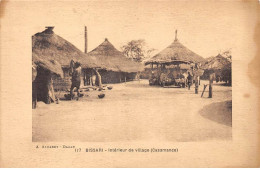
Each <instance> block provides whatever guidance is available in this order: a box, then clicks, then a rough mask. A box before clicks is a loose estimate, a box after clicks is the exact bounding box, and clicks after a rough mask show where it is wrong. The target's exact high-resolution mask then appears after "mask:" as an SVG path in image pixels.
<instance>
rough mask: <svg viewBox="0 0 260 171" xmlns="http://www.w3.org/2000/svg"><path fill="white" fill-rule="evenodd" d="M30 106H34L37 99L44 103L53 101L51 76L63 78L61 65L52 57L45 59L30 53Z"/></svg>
mask: <svg viewBox="0 0 260 171" xmlns="http://www.w3.org/2000/svg"><path fill="white" fill-rule="evenodd" d="M32 64H33V65H32V108H33V109H34V108H36V106H37V101H43V102H44V103H46V104H50V103H51V102H55V100H56V97H55V95H54V89H53V77H54V76H56V77H60V78H63V71H62V68H61V65H60V64H59V63H58V62H57V61H55V60H52V59H45V58H43V57H42V56H38V55H37V54H34V53H33V55H32Z"/></svg>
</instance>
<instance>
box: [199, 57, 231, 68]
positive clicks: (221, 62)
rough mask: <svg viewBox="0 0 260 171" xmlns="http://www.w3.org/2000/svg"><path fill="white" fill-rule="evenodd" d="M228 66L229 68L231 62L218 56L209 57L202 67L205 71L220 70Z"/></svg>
mask: <svg viewBox="0 0 260 171" xmlns="http://www.w3.org/2000/svg"><path fill="white" fill-rule="evenodd" d="M229 66H230V67H231V62H230V61H229V60H228V59H227V58H225V57H223V56H221V55H220V54H218V55H217V56H216V57H210V58H209V59H208V60H207V61H206V62H205V63H204V64H203V66H202V67H203V69H207V70H221V69H224V68H226V67H229Z"/></svg>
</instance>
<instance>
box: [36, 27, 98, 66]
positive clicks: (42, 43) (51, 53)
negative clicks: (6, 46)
mask: <svg viewBox="0 0 260 171" xmlns="http://www.w3.org/2000/svg"><path fill="white" fill-rule="evenodd" d="M32 52H33V56H34V55H37V56H38V57H39V58H41V59H48V60H56V61H58V62H59V63H60V64H61V65H62V67H69V65H70V61H71V60H74V61H78V62H80V63H81V65H82V67H83V68H95V67H99V65H98V64H97V61H95V59H93V58H90V57H88V56H87V55H86V54H85V53H83V52H81V51H80V50H79V49H78V48H76V47H75V46H74V45H73V44H71V43H70V42H68V41H67V40H65V39H63V38H62V37H60V36H58V35H56V34H55V33H54V32H53V31H52V29H48V28H47V29H46V30H45V31H43V32H41V33H37V34H35V35H34V36H32Z"/></svg>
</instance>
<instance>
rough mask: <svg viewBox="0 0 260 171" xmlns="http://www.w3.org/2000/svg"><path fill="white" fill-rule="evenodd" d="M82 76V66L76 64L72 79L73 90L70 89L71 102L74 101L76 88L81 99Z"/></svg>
mask: <svg viewBox="0 0 260 171" xmlns="http://www.w3.org/2000/svg"><path fill="white" fill-rule="evenodd" d="M80 76H81V66H80V63H79V62H76V63H75V65H74V68H73V72H72V79H71V82H72V84H71V88H70V97H71V100H72V99H73V90H74V88H76V89H77V95H78V97H79V88H80V81H81V80H80Z"/></svg>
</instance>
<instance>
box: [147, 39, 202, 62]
mask: <svg viewBox="0 0 260 171" xmlns="http://www.w3.org/2000/svg"><path fill="white" fill-rule="evenodd" d="M204 60H205V59H204V58H203V57H201V56H199V55H198V54H196V53H194V52H192V51H191V50H189V49H188V48H187V47H185V46H184V45H182V44H181V43H180V42H179V41H178V40H175V41H174V42H173V43H172V44H171V45H170V46H168V47H167V48H166V49H164V50H162V51H161V52H160V53H158V54H156V55H155V56H153V57H152V58H150V59H149V60H148V61H147V62H146V64H149V63H172V62H175V61H176V62H179V63H180V62H184V63H190V62H192V63H198V62H200V63H201V62H203V61H204Z"/></svg>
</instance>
